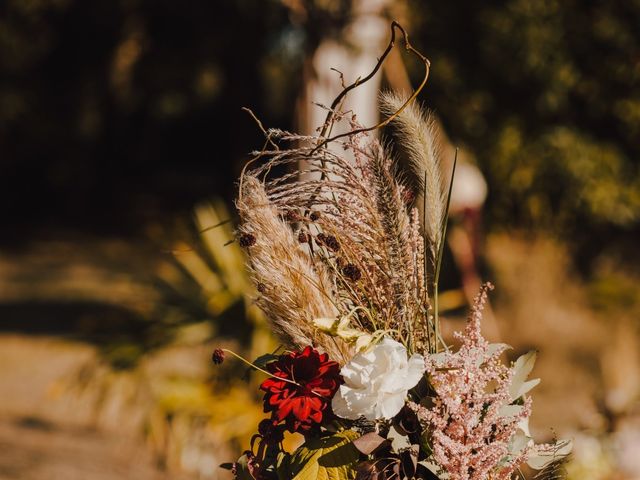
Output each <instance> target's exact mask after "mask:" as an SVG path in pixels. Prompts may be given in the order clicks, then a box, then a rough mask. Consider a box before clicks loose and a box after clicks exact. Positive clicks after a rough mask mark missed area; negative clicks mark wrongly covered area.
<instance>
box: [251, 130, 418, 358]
mask: <svg viewBox="0 0 640 480" xmlns="http://www.w3.org/2000/svg"><path fill="white" fill-rule="evenodd" d="M352 127H353V128H354V129H355V128H356V126H355V124H352ZM270 134H271V135H272V138H275V136H276V135H277V136H278V137H279V138H278V140H279V142H280V144H282V145H283V146H286V145H294V146H293V147H291V148H289V149H287V148H283V149H279V150H273V151H264V152H262V154H263V155H264V156H265V157H268V160H267V161H266V163H264V164H262V165H261V166H259V167H257V168H255V169H253V170H252V172H251V173H250V175H252V176H255V177H264V178H265V183H264V185H265V189H266V194H267V196H268V200H269V201H270V202H271V204H272V205H273V207H274V208H275V209H276V210H277V211H278V213H280V214H281V215H283V216H284V217H287V218H290V219H293V218H295V222H293V223H295V224H296V225H297V226H296V228H297V229H298V231H297V238H300V239H302V240H303V244H304V245H305V251H306V253H307V255H308V257H309V259H310V261H311V262H312V264H313V265H314V266H315V268H317V269H323V271H327V272H329V277H330V278H331V282H332V283H333V284H335V289H336V292H335V295H334V299H335V302H336V305H337V307H338V311H339V314H340V316H342V317H344V316H348V317H349V318H350V319H351V323H352V325H351V326H352V327H354V328H358V329H360V330H362V331H364V332H366V333H376V332H382V331H385V332H387V333H388V334H390V335H392V336H393V337H395V338H396V339H398V340H401V341H402V342H403V343H405V344H407V345H409V346H410V348H411V349H418V348H424V347H430V345H429V339H428V338H427V329H426V328H425V325H427V324H428V322H429V320H428V317H427V314H426V312H427V310H428V307H429V303H428V302H429V300H428V296H427V293H426V286H425V284H424V246H423V241H422V237H421V235H420V233H419V231H420V224H419V216H418V214H417V212H416V211H413V210H412V209H411V208H409V206H408V205H407V201H406V199H407V198H408V197H409V192H408V191H407V188H406V187H405V186H404V185H402V183H401V182H400V181H399V179H398V176H397V175H396V173H395V171H394V162H393V161H392V159H391V158H389V156H388V155H387V153H386V151H385V149H384V147H383V146H382V145H381V144H380V142H378V140H376V139H375V138H373V136H372V135H369V134H368V133H361V134H357V135H353V136H351V137H349V138H348V139H347V140H346V141H344V142H341V144H342V146H343V148H344V150H347V151H349V152H350V153H351V154H352V157H353V158H355V161H352V160H349V158H350V157H348V156H347V155H341V154H338V153H336V152H333V151H331V150H329V149H314V147H313V145H317V144H318V141H319V139H318V137H303V136H299V135H293V134H290V133H287V132H270ZM300 160H304V165H305V169H304V171H303V172H298V173H301V175H300V176H298V175H297V174H295V173H290V174H285V175H283V176H280V177H277V178H269V177H270V173H271V172H272V171H273V170H274V167H276V166H287V165H288V166H291V167H296V166H297V165H298V164H299V163H300ZM292 212H293V213H292Z"/></svg>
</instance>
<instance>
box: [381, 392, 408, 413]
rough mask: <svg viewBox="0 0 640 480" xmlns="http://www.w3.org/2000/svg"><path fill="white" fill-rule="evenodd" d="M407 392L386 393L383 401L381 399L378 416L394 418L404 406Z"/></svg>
mask: <svg viewBox="0 0 640 480" xmlns="http://www.w3.org/2000/svg"><path fill="white" fill-rule="evenodd" d="M405 397H406V392H405V394H404V395H402V394H388V395H385V396H384V398H383V399H382V401H379V404H378V405H379V407H380V408H379V409H378V415H379V416H378V418H393V417H395V416H396V415H397V414H398V413H399V412H400V410H402V407H404V399H405Z"/></svg>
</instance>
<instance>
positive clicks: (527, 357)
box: [509, 351, 540, 401]
mask: <svg viewBox="0 0 640 480" xmlns="http://www.w3.org/2000/svg"><path fill="white" fill-rule="evenodd" d="M536 355H537V353H536V352H535V351H531V352H528V353H525V354H524V355H522V356H520V357H519V358H518V359H517V360H516V361H515V363H514V364H513V377H512V379H511V385H510V386H509V395H510V396H511V401H514V400H517V399H518V398H520V397H522V396H523V395H524V394H525V393H527V392H528V391H529V390H531V389H532V388H533V387H535V386H536V385H537V384H538V383H540V379H539V378H536V379H534V380H529V381H528V382H527V381H526V380H527V377H528V376H529V374H530V373H531V370H533V365H534V364H535V363H536Z"/></svg>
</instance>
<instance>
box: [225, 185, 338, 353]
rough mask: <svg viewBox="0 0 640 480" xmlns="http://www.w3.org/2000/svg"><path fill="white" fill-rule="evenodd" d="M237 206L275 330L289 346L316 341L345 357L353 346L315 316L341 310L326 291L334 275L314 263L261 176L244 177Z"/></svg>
mask: <svg viewBox="0 0 640 480" xmlns="http://www.w3.org/2000/svg"><path fill="white" fill-rule="evenodd" d="M237 208H238V212H239V214H240V218H241V225H240V228H239V234H240V239H241V240H242V239H243V238H244V239H250V242H245V243H246V250H247V252H248V257H249V271H250V272H251V275H252V277H253V280H254V281H255V283H256V286H257V288H258V291H259V296H258V298H257V301H256V302H257V304H258V306H259V307H260V308H261V309H262V310H263V311H264V312H265V313H266V314H267V315H268V317H269V320H270V321H271V323H272V325H273V327H274V330H275V332H276V333H277V334H278V335H279V336H280V337H281V338H282V340H283V341H284V343H285V344H286V345H289V346H293V347H297V348H304V347H305V346H307V345H314V346H315V347H317V348H319V349H320V350H324V351H325V352H326V353H328V354H329V355H330V357H331V358H333V359H336V360H342V361H346V360H347V359H348V358H350V353H349V348H348V345H347V344H346V343H344V342H343V341H342V340H340V339H339V338H334V337H330V336H328V335H325V334H323V333H322V332H320V331H318V330H317V328H315V327H314V325H313V320H314V319H316V318H322V317H329V318H331V317H336V316H337V315H338V310H337V308H336V306H335V305H334V304H333V302H332V299H331V298H330V297H329V296H328V294H327V292H330V291H331V284H330V279H329V277H328V276H327V275H326V272H324V271H323V270H322V269H320V268H319V267H321V265H314V264H312V263H311V261H310V259H309V256H308V255H307V254H306V253H305V252H304V251H303V249H302V247H301V246H300V243H299V241H298V239H297V238H296V237H295V236H294V233H293V232H292V230H291V229H290V228H289V226H288V225H287V224H286V223H285V222H283V221H282V220H281V219H280V217H279V215H278V211H277V210H276V208H275V207H274V206H273V205H272V204H271V202H270V201H269V198H268V197H267V193H266V191H265V188H264V185H263V184H262V182H260V181H259V180H258V179H257V178H255V177H254V176H251V175H245V176H244V177H243V179H242V185H241V191H240V196H239V198H238V201H237Z"/></svg>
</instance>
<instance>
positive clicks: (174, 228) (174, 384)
mask: <svg viewBox="0 0 640 480" xmlns="http://www.w3.org/2000/svg"><path fill="white" fill-rule="evenodd" d="M391 18H395V19H398V20H400V21H401V22H402V23H403V25H404V26H405V27H406V28H407V30H408V31H409V32H410V35H411V39H412V43H414V44H415V46H416V47H417V48H419V49H420V50H421V51H422V52H423V53H424V54H425V55H426V56H427V57H428V58H429V59H430V60H431V62H432V70H431V76H430V80H429V84H428V85H427V88H426V89H425V91H424V92H423V93H422V94H421V95H420V97H419V98H420V100H421V101H422V102H423V103H424V104H425V105H427V106H428V107H429V108H431V109H433V110H434V111H435V113H436V114H437V116H438V118H439V121H440V122H441V125H442V128H443V132H445V133H446V136H448V138H449V140H450V144H451V145H457V146H460V147H461V148H462V149H463V150H462V155H461V156H462V160H463V162H464V165H465V166H466V167H465V168H464V169H463V170H466V171H467V173H468V175H461V177H462V179H461V182H462V183H464V181H467V185H466V186H465V185H461V186H460V187H459V191H460V194H459V196H458V197H459V202H458V204H457V205H456V211H455V212H454V215H453V218H452V228H451V235H450V237H449V250H448V252H447V255H446V258H445V265H444V268H445V270H446V272H447V273H446V278H445V283H446V285H445V286H446V287H447V292H445V295H444V296H443V303H445V305H448V306H449V310H450V313H449V315H448V321H447V322H446V329H447V332H451V331H452V330H453V329H455V328H459V327H460V326H461V325H462V321H463V320H462V319H463V318H464V317H463V314H464V308H466V305H465V303H466V300H467V299H468V297H469V295H471V294H473V291H474V290H475V287H476V286H477V282H478V281H479V279H481V278H482V279H489V280H491V281H493V282H494V283H495V284H496V286H497V289H496V293H495V294H494V296H493V302H492V303H493V304H492V308H493V313H494V314H493V315H489V319H488V320H487V325H486V328H487V335H488V336H490V337H491V338H492V339H494V340H501V341H505V342H507V343H510V344H512V345H513V346H514V350H513V356H516V355H517V354H518V353H521V352H523V351H525V350H528V349H531V348H536V349H538V350H539V356H538V364H537V366H536V370H535V371H534V374H535V376H540V377H542V379H543V381H542V383H541V385H540V386H539V387H538V388H536V390H534V405H535V408H534V418H533V427H534V428H533V432H534V433H535V434H536V436H537V437H538V438H539V439H540V440H544V439H548V438H550V437H552V436H554V435H558V436H561V437H563V436H570V437H572V438H574V441H575V444H576V447H575V455H574V457H573V461H572V463H571V464H570V465H569V466H568V472H569V475H570V478H575V479H578V478H580V479H612V478H616V479H619V478H620V479H621V478H630V479H631V478H636V479H637V478H640V465H639V462H640V461H639V459H638V458H639V456H638V452H640V403H639V399H640V356H639V355H640V349H639V345H640V343H639V342H640V319H639V315H638V314H639V313H640V282H639V281H638V280H639V279H640V269H639V265H640V255H639V254H638V240H639V238H640V237H639V234H640V162H639V159H640V140H639V139H640V2H639V1H637V0H611V1H607V2H594V1H587V0H568V1H567V0H565V1H560V0H556V1H554V0H500V1H498V0H493V1H485V2H473V1H461V0H458V1H447V2H441V1H423V0H415V1H411V0H402V1H398V0H397V1H386V0H360V1H356V0H282V1H276V0H235V1H231V0H218V1H216V2H211V1H196V0H193V1H190V2H177V1H168V0H160V1H159V0H156V1H148V0H119V1H98V0H95V1H83V0H4V1H3V2H0V205H2V207H1V208H0V212H1V214H2V226H3V229H2V235H1V236H0V479H18V478H19V479H23V480H31V479H34V480H35V479H38V480H50V479H51V480H52V479H58V478H64V479H66V480H74V479H83V480H86V479H92V480H93V479H99V480H100V479H105V480H110V479H116V478H138V479H140V480H148V479H163V478H173V479H182V478H184V479H196V478H201V479H215V478H227V477H224V475H223V473H221V471H220V470H219V469H218V468H217V465H218V464H219V463H221V462H224V461H230V460H234V459H235V458H236V457H237V455H238V454H239V452H240V451H241V450H242V449H244V448H246V447H247V446H248V443H247V442H248V439H249V438H250V435H251V433H252V432H253V430H254V429H255V426H256V425H257V423H258V421H259V420H260V419H261V418H262V413H261V410H260V406H259V400H260V398H259V394H258V392H257V391H256V388H255V387H256V385H257V383H258V382H259V381H260V379H259V378H258V377H257V376H249V375H247V372H246V370H245V369H244V368H243V367H242V366H241V365H238V364H234V363H233V362H226V363H225V364H224V365H223V366H222V367H218V369H216V370H214V369H213V368H212V367H211V366H210V364H209V362H210V353H211V350H212V349H213V347H214V345H215V346H221V345H225V346H230V347H231V348H234V349H235V350H236V351H239V352H242V353H244V354H245V355H247V356H249V357H251V356H256V355H257V354H259V353H264V352H266V351H267V350H270V349H272V348H274V346H275V343H274V341H273V339H271V338H270V336H269V333H268V329H267V328H266V327H265V325H264V322H263V319H262V318H261V317H260V315H259V313H258V312H256V311H255V310H254V309H253V307H252V306H251V289H250V287H249V285H248V282H247V279H246V277H245V275H244V273H243V270H242V264H243V258H242V253H241V252H240V251H239V249H238V248H237V246H236V244H229V245H227V246H225V244H226V243H227V242H228V241H229V240H231V239H232V238H233V226H232V224H225V225H224V226H223V227H219V228H215V229H207V227H211V226H213V225H216V224H218V223H220V222H221V221H223V220H226V219H228V218H233V213H232V212H233V209H232V206H233V198H234V195H235V181H236V179H237V177H238V175H239V172H240V169H241V167H242V165H243V162H244V161H246V159H247V158H248V153H249V152H250V151H251V150H253V149H256V148H259V147H260V145H261V141H262V138H261V133H260V131H259V129H258V128H257V126H256V124H255V123H254V122H253V121H252V120H251V118H250V117H249V116H248V115H247V114H246V113H244V112H242V111H241V110H240V107H242V106H248V107H251V108H252V109H253V111H254V112H255V113H256V115H257V116H258V117H259V118H260V119H261V120H262V122H263V123H264V124H265V125H266V126H270V127H278V128H283V129H299V130H303V131H306V132H311V131H313V128H314V127H315V126H317V124H318V123H317V121H316V119H317V118H319V117H318V114H319V113H318V112H320V114H321V112H322V111H321V110H320V109H319V108H318V107H315V106H314V105H313V104H312V103H311V102H312V101H317V102H320V103H324V104H328V103H330V100H331V98H332V95H331V92H334V91H335V89H336V88H337V85H339V79H338V76H337V74H336V73H335V72H332V71H331V70H329V69H330V68H331V67H334V68H336V69H338V70H341V71H342V72H343V73H344V74H345V77H346V80H347V81H353V80H354V79H355V78H356V77H357V76H359V75H365V74H366V73H368V71H369V70H370V69H371V68H372V67H373V65H374V64H375V57H376V55H379V54H380V53H381V52H382V50H383V49H384V46H385V44H386V42H387V41H388V34H389V19H391ZM399 51H400V50H398V52H399ZM421 74H422V72H421V69H420V65H418V64H416V63H415V61H413V60H412V59H411V58H409V57H407V56H406V55H404V54H403V55H399V54H394V55H392V57H390V60H389V63H388V65H386V66H385V68H384V69H383V72H382V74H381V76H380V77H379V80H377V82H378V83H375V82H374V83H373V87H372V89H371V91H369V92H367V91H365V92H364V93H363V94H362V95H361V96H359V97H357V98H356V99H355V100H354V103H355V105H356V106H357V108H358V110H357V111H358V112H362V116H361V117H360V118H364V120H363V121H364V123H366V124H369V123H370V119H375V99H376V96H375V95H376V90H377V89H378V88H389V87H391V88H397V89H402V88H404V89H406V88H408V85H409V84H410V83H412V84H414V85H415V84H416V83H417V82H419V80H420V78H421ZM371 112H373V113H371ZM446 152H448V153H451V152H450V146H449V150H446ZM475 167H477V168H475ZM479 172H482V176H480V175H479ZM483 178H484V180H483ZM465 179H467V180H465ZM464 192H467V193H468V194H467V195H464V194H463V193H464ZM485 192H488V195H487V196H486V200H485V201H484V203H483V200H484V199H485ZM230 212H231V213H230ZM550 427H553V430H552V429H551V428H550Z"/></svg>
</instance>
